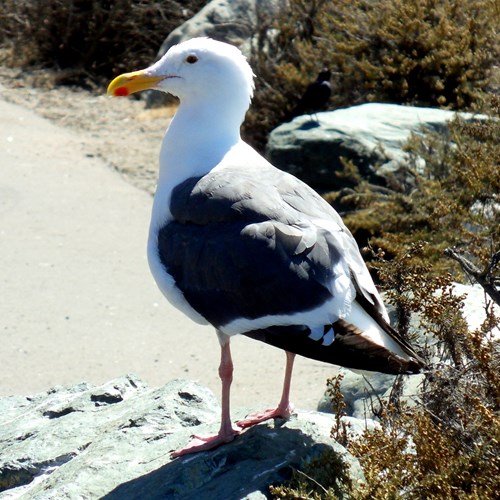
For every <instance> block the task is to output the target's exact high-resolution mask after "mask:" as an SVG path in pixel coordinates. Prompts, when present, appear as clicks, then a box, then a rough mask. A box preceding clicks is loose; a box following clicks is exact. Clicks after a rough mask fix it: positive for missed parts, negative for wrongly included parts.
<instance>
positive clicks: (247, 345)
mask: <svg viewBox="0 0 500 500" xmlns="http://www.w3.org/2000/svg"><path fill="white" fill-rule="evenodd" d="M81 144H82V141H81V140H79V137H78V135H77V134H76V133H73V132H71V131H68V130H66V129H63V128H59V127H57V126H55V125H54V124H52V123H50V122H49V121H47V120H45V119H42V118H40V117H39V116H37V115H36V114H34V113H33V112H31V111H29V110H27V109H24V108H22V107H19V106H15V105H13V104H9V103H6V102H4V101H3V100H2V99H1V97H0V395H9V394H29V393H33V392H37V391H42V390H46V389H48V388H50V387H51V386H53V385H56V384H63V385H68V384H75V383H79V382H81V381H84V380H85V381H88V382H91V383H103V382H105V381H107V380H110V379H112V378H114V377H118V376H121V375H124V374H126V373H131V372H133V373H136V374H138V375H139V376H140V377H141V378H143V380H145V381H146V382H147V383H149V384H150V385H160V384H163V383H165V382H167V381H169V380H171V379H173V378H179V377H183V378H191V379H194V380H199V381H201V382H203V383H204V384H206V385H207V386H208V387H210V388H211V389H212V390H213V391H214V392H215V393H216V394H217V395H219V380H218V376H217V366H218V362H219V347H218V342H217V338H216V336H215V334H214V333H213V330H212V329H211V328H208V327H201V326H199V325H196V324H194V323H192V322H191V321H190V320H188V319H187V318H185V317H184V316H183V315H182V314H181V313H179V312H178V311H177V310H175V309H174V308H172V307H171V306H170V305H169V304H168V303H167V302H166V300H165V299H163V297H162V296H161V294H160V292H159V291H158V290H157V288H156V285H155V284H154V282H153V279H152V278H151V276H150V273H149V269H148V265H147V260H146V253H145V248H146V238H147V229H148V224H149V214H150V209H151V202H152V199H151V197H150V196H149V195H148V194H147V193H145V192H142V191H140V190H138V189H136V188H135V187H133V186H131V185H130V184H128V183H127V182H125V181H124V180H123V179H122V178H121V177H120V176H119V174H117V173H116V172H114V171H112V170H111V169H109V168H108V167H107V166H106V165H105V164H104V163H103V162H102V161H101V160H99V159H98V158H92V157H89V156H88V155H86V153H85V151H84V150H83V147H82V145H81ZM233 346H234V348H233V354H234V358H235V368H236V371H235V382H234V389H233V401H234V403H235V404H236V405H238V406H242V405H246V406H257V407H258V406H262V405H271V404H274V403H275V402H277V400H278V397H279V392H280V387H281V377H282V370H283V366H284V354H283V353H282V352H280V351H278V350H275V349H273V348H270V347H268V346H265V345H263V344H260V343H258V342H255V341H250V340H249V339H246V338H238V339H235V341H234V342H233ZM333 373H335V369H334V368H333V367H329V366H327V365H323V364H320V363H315V362H312V361H309V360H305V359H301V360H299V362H298V366H297V369H296V373H295V380H294V382H295V383H294V390H293V399H294V400H295V402H296V404H297V406H300V407H302V408H305V409H314V408H315V405H316V402H317V400H318V398H319V397H320V395H321V394H322V392H323V390H324V384H325V380H326V378H327V377H328V376H329V375H331V374H333ZM259 379H260V380H259Z"/></svg>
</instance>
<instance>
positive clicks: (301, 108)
mask: <svg viewBox="0 0 500 500" xmlns="http://www.w3.org/2000/svg"><path fill="white" fill-rule="evenodd" d="M331 76H332V73H331V71H330V70H329V69H328V68H323V69H322V70H321V72H320V73H319V75H318V78H316V80H315V81H314V82H312V83H311V84H309V86H308V87H307V89H306V91H305V92H304V95H303V96H302V97H301V98H300V100H299V102H298V103H297V105H296V106H295V108H293V109H292V111H291V112H290V113H289V115H288V117H287V121H290V120H292V119H293V118H295V117H296V116H300V115H305V114H309V115H312V114H316V112H318V111H322V110H323V109H324V108H325V107H326V105H327V104H328V101H329V100H330V96H331V94H332V87H331V85H330V78H331ZM316 121H317V118H316Z"/></svg>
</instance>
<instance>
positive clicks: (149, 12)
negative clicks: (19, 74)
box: [0, 0, 206, 84]
mask: <svg viewBox="0 0 500 500" xmlns="http://www.w3.org/2000/svg"><path fill="white" fill-rule="evenodd" d="M205 3H206V0H190V1H189V2H177V1H175V0H162V1H158V0H49V1H43V2H39V1H32V0H4V1H3V2H2V9H1V10H0V44H1V45H2V46H3V47H6V48H8V49H9V53H10V63H11V64H13V65H16V66H21V67H26V66H35V67H44V68H53V69H58V70H63V71H62V72H61V74H60V81H59V83H78V84H82V83H84V82H85V80H87V83H88V80H90V81H96V80H98V81H100V80H109V78H110V77H111V76H113V75H116V74H118V73H120V72H123V71H125V70H129V69H130V68H129V67H128V65H129V64H131V62H132V61H133V64H134V67H141V66H146V65H149V64H151V62H152V61H153V60H154V58H155V56H156V53H157V52H158V49H159V47H160V45H161V44H162V42H163V41H164V39H165V38H166V36H167V35H168V33H169V32H170V31H172V30H173V29H174V28H176V27H177V26H178V25H180V24H181V23H182V22H183V21H185V20H186V19H188V18H189V17H191V16H192V15H193V14H195V13H196V12H197V11H198V10H199V9H200V8H201V7H202V6H203V5H204V4H205Z"/></svg>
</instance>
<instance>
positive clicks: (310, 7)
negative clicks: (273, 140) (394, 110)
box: [245, 0, 500, 149]
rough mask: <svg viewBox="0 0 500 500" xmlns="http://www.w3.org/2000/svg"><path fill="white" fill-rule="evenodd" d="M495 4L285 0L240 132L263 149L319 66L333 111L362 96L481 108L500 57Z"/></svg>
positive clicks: (258, 64) (472, 0)
mask: <svg viewBox="0 0 500 500" xmlns="http://www.w3.org/2000/svg"><path fill="white" fill-rule="evenodd" d="M498 5H499V4H498V2H496V1H495V0H485V1H483V0H416V1H414V2H407V1H405V0H380V1H377V2H374V1H372V0H354V1H353V0H335V1H330V0H290V2H289V4H288V6H287V7H286V8H285V9H284V12H283V14H282V15H281V16H280V17H279V18H278V19H277V21H276V22H275V23H274V26H273V27H274V28H275V29H277V31H278V33H277V34H276V35H275V36H272V37H270V38H271V42H270V46H269V49H268V50H267V51H266V52H261V53H258V54H257V57H255V58H254V60H253V61H252V62H253V65H254V67H255V69H256V73H257V75H258V76H259V81H258V86H257V92H256V96H255V99H254V106H253V109H252V111H251V113H250V114H249V117H248V123H247V125H246V128H245V132H246V136H247V138H248V139H249V140H250V141H251V142H252V143H253V144H254V145H256V146H257V147H258V148H260V149H262V148H263V146H264V144H265V140H264V139H265V137H266V136H267V134H268V133H269V131H270V130H271V129H272V128H274V127H275V126H276V125H278V124H279V123H281V122H282V121H283V119H284V118H285V116H286V115H287V113H288V112H289V111H290V109H291V108H293V106H294V104H295V103H296V101H297V100H298V98H299V97H300V96H301V94H302V92H303V91H304V89H305V88H306V85H307V84H308V83H309V82H310V81H312V80H314V79H315V78H316V76H317V74H318V72H319V71H320V70H321V68H322V67H323V66H328V67H329V68H330V69H331V70H332V72H333V77H332V90H333V92H332V98H331V107H332V108H339V107H345V106H350V105H354V104H359V103H363V102H367V101H378V102H390V103H401V104H414V105H421V106H422V105H425V106H440V107H442V106H445V107H449V108H453V109H466V108H478V107H481V104H482V101H483V95H484V92H487V91H489V90H490V89H491V86H492V85H493V84H492V78H493V76H494V75H493V73H494V65H495V64H496V61H498V56H499V44H498V37H497V33H496V29H497V23H496V19H498V16H499V14H500V12H499V6H498ZM262 29H265V30H269V25H268V24H263V25H262ZM260 36H262V34H260Z"/></svg>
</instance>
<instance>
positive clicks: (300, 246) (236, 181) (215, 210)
mask: <svg viewBox="0 0 500 500" xmlns="http://www.w3.org/2000/svg"><path fill="white" fill-rule="evenodd" d="M291 179H294V178H293V177H292V178H291ZM287 182H288V183H290V182H293V181H290V178H289V176H287V175H285V174H284V173H282V172H280V171H278V170H275V169H269V171H266V178H265V179H264V178H263V177H262V175H258V176H256V175H252V173H251V172H250V173H249V172H245V171H243V170H242V169H238V168H232V169H231V168H227V169H225V170H224V173H223V174H221V173H213V172H211V173H210V174H207V175H206V176H204V177H202V178H191V179H188V180H186V181H185V182H184V183H182V184H181V185H179V186H177V188H175V189H174V191H173V193H172V198H171V206H170V210H171V213H172V215H173V217H174V220H173V221H170V222H168V223H167V224H166V225H165V226H164V227H162V228H161V230H160V231H159V235H158V245H159V255H160V260H161V262H162V264H163V266H164V267H165V268H166V270H167V271H168V273H169V274H171V275H172V276H173V277H174V280H175V283H176V286H177V287H178V288H179V289H180V290H181V291H182V293H183V294H184V296H185V298H186V300H187V301H188V302H189V303H190V304H191V306H192V307H193V308H194V309H195V310H196V311H198V312H199V313H200V314H201V315H202V316H204V317H205V318H206V319H207V320H208V321H209V322H210V323H212V324H213V325H214V326H216V327H218V326H220V325H224V324H227V323H229V322H231V321H233V320H235V319H238V318H248V319H254V318H259V317H262V316H266V315H283V314H293V313H295V312H297V311H308V310H311V309H314V308H316V307H318V306H320V305H321V304H323V303H324V302H325V301H327V300H329V299H331V297H332V287H331V283H332V282H334V281H335V279H336V276H335V271H334V270H335V268H336V267H337V268H338V266H336V264H337V263H339V262H341V261H342V260H343V256H342V252H341V249H340V248H339V247H338V242H337V241H336V239H335V238H334V237H332V235H331V233H330V231H328V230H326V229H324V228H321V227H316V225H315V224H314V223H313V222H312V219H313V218H314V217H317V216H320V215H321V214H322V216H323V217H326V218H328V217H332V214H335V216H336V217H338V216H337V215H336V212H335V211H333V210H332V209H331V208H330V207H329V205H328V204H326V203H325V204H323V203H322V199H321V197H319V196H318V195H317V194H316V193H315V192H314V191H312V190H311V191H309V188H308V187H307V186H306V185H305V184H303V183H301V182H300V181H298V180H296V184H295V185H287ZM304 189H307V190H308V194H307V195H305V194H303V193H301V190H304ZM294 193H295V194H294ZM294 197H297V200H296V203H295V204H294V203H291V200H292V199H293V198H294ZM301 197H303V198H301ZM309 197H311V198H309ZM299 198H301V200H299ZM308 198H309V202H310V203H309V208H308V210H307V211H306V210H304V207H303V206H302V204H306V203H307V201H308V200H307V199H308ZM325 207H326V210H327V213H325V212H324V210H325ZM339 219H340V218H339ZM342 227H343V224H342ZM342 227H341V226H338V230H339V231H342V230H343V229H342ZM351 238H352V237H351ZM346 269H347V268H346ZM346 272H349V271H346Z"/></svg>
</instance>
